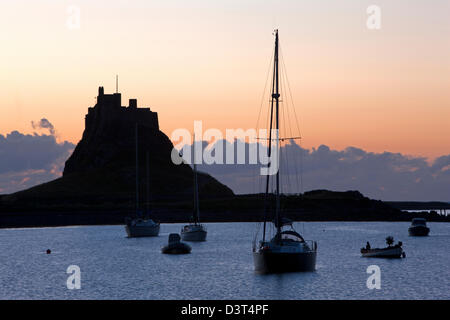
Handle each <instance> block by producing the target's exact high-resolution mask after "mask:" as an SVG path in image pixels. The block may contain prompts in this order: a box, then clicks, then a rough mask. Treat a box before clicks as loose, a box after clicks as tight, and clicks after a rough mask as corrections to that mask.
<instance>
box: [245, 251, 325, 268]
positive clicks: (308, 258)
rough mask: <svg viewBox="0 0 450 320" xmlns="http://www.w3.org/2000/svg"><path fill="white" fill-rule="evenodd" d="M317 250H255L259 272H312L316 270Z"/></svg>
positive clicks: (255, 260) (255, 262) (254, 256)
mask: <svg viewBox="0 0 450 320" xmlns="http://www.w3.org/2000/svg"><path fill="white" fill-rule="evenodd" d="M316 256H317V252H315V251H310V252H295V253H287V252H270V251H257V252H253V262H254V264H255V271H256V272H258V273H284V272H312V271H315V270H316Z"/></svg>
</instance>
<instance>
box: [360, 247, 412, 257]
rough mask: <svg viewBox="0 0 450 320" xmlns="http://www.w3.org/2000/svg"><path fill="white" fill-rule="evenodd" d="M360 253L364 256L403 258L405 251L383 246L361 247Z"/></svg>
mask: <svg viewBox="0 0 450 320" xmlns="http://www.w3.org/2000/svg"><path fill="white" fill-rule="evenodd" d="M361 254H362V256H363V257H365V258H403V257H405V253H404V252H403V249H402V248H399V247H394V248H384V249H361Z"/></svg>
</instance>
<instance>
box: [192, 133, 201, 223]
mask: <svg viewBox="0 0 450 320" xmlns="http://www.w3.org/2000/svg"><path fill="white" fill-rule="evenodd" d="M193 151H194V223H195V224H197V223H198V222H199V221H200V210H199V204H198V180H197V163H196V157H195V134H194V145H193Z"/></svg>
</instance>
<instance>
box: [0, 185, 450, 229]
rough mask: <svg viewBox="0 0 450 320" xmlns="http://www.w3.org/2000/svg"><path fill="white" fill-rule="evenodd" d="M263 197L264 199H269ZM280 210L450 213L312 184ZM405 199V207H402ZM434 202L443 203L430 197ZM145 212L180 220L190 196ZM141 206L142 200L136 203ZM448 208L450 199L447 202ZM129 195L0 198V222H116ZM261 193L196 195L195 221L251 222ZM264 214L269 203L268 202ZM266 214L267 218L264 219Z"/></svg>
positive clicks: (302, 217)
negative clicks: (198, 217) (124, 197)
mask: <svg viewBox="0 0 450 320" xmlns="http://www.w3.org/2000/svg"><path fill="white" fill-rule="evenodd" d="M271 200H272V199H268V202H267V203H268V204H270V203H272V202H273V201H271ZM281 203H282V211H283V215H285V216H286V217H288V218H289V219H291V220H293V221H362V222H367V221H411V220H412V219H413V218H415V217H423V218H425V219H427V221H439V222H450V216H444V215H439V214H438V212H406V211H402V210H400V208H401V209H403V210H405V209H406V208H410V207H411V205H413V207H414V209H411V210H420V209H431V208H434V207H430V205H431V204H430V203H419V202H414V203H411V202H409V203H402V202H395V203H392V202H383V201H379V200H373V199H369V198H367V197H364V196H363V195H362V194H361V193H359V192H358V191H347V192H335V191H328V190H314V191H310V192H306V193H304V194H303V195H283V196H282V199H281ZM406 205H409V206H410V207H406ZM433 205H434V206H435V207H438V208H442V209H446V208H443V207H445V205H446V203H440V202H434V203H433ZM148 206H149V208H150V212H151V217H152V218H153V219H154V220H157V221H160V222H161V223H186V222H189V221H190V218H191V215H192V199H190V197H185V198H181V197H179V198H177V199H176V200H174V199H167V198H160V199H154V200H153V201H152V202H151V203H149V204H148ZM140 207H141V209H143V208H146V207H147V204H144V203H143V204H141V205H140ZM448 207H449V208H450V205H449V206H448ZM135 212H136V208H135V204H133V202H132V201H123V200H121V199H114V198H107V199H103V200H102V201H100V199H97V200H95V199H87V198H74V199H67V198H57V199H55V198H53V199H43V198H34V199H24V200H17V199H12V200H9V199H8V198H6V199H5V198H0V228H26V227H57V226H71V225H121V224H124V220H125V217H127V216H130V215H134V214H135ZM263 212H264V197H263V195H261V194H251V195H234V196H231V197H222V198H213V197H207V198H206V197H205V198H201V199H200V215H201V221H202V222H205V223H208V222H257V221H262V220H263ZM268 212H269V216H270V214H271V213H273V207H269V208H268ZM269 220H270V219H269Z"/></svg>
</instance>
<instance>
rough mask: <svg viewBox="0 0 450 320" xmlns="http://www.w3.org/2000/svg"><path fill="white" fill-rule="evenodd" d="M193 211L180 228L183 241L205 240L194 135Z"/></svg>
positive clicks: (205, 232)
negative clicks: (188, 220) (199, 198)
mask: <svg viewBox="0 0 450 320" xmlns="http://www.w3.org/2000/svg"><path fill="white" fill-rule="evenodd" d="M193 146H194V152H193V154H194V170H193V171H194V212H193V217H192V218H193V219H192V220H193V221H192V222H191V223H190V224H188V225H185V226H184V227H183V228H182V229H181V239H183V241H206V235H207V231H206V227H205V226H204V225H203V224H201V223H200V209H199V200H198V177H197V164H196V161H195V136H194V143H193Z"/></svg>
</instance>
